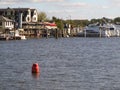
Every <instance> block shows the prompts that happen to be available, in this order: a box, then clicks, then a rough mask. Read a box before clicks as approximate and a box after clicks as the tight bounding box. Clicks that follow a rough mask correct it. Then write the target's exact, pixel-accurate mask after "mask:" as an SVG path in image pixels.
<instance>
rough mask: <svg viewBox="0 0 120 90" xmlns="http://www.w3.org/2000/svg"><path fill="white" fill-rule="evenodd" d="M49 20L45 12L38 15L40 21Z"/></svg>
mask: <svg viewBox="0 0 120 90" xmlns="http://www.w3.org/2000/svg"><path fill="white" fill-rule="evenodd" d="M46 20H47V15H46V13H45V12H39V13H38V21H46Z"/></svg>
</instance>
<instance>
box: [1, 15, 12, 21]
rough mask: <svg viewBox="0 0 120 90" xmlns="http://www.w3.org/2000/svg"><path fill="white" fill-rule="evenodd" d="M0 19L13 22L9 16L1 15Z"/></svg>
mask: <svg viewBox="0 0 120 90" xmlns="http://www.w3.org/2000/svg"><path fill="white" fill-rule="evenodd" d="M0 21H9V22H13V20H11V19H8V18H6V17H4V16H0Z"/></svg>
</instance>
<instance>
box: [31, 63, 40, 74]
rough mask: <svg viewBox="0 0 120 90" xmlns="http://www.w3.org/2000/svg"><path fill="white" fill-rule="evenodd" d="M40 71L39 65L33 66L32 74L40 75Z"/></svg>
mask: <svg viewBox="0 0 120 90" xmlns="http://www.w3.org/2000/svg"><path fill="white" fill-rule="evenodd" d="M39 72H40V69H39V65H38V63H34V64H33V66H32V73H39Z"/></svg>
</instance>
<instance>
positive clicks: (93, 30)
mask: <svg viewBox="0 0 120 90" xmlns="http://www.w3.org/2000/svg"><path fill="white" fill-rule="evenodd" d="M80 35H81V36H85V37H115V36H120V25H119V28H118V26H116V25H115V24H109V23H108V24H103V25H100V24H90V25H88V26H86V27H85V28H84V30H83V32H82V33H79V34H78V36H80Z"/></svg>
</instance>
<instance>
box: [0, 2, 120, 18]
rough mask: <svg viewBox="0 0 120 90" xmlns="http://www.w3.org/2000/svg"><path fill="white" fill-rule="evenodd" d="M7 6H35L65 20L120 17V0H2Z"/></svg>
mask: <svg viewBox="0 0 120 90" xmlns="http://www.w3.org/2000/svg"><path fill="white" fill-rule="evenodd" d="M7 7H10V8H35V9H37V11H38V12H41V11H42V12H45V13H46V14H47V17H48V18H51V17H53V16H55V17H57V18H61V19H65V20H66V19H94V18H102V17H106V18H110V19H113V18H115V17H120V0H0V8H7Z"/></svg>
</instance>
